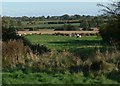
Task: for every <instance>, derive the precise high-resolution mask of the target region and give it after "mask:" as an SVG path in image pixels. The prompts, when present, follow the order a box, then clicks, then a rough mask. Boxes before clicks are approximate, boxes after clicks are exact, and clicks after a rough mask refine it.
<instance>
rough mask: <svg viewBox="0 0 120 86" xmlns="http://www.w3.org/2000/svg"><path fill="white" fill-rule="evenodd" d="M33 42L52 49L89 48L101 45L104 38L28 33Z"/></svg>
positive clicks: (28, 37)
mask: <svg viewBox="0 0 120 86" xmlns="http://www.w3.org/2000/svg"><path fill="white" fill-rule="evenodd" d="M25 38H27V39H28V40H29V41H30V42H31V43H33V44H40V45H45V46H47V47H48V48H50V49H56V50H64V49H65V50H66V49H71V48H87V47H95V46H101V44H102V39H101V37H98V36H83V37H81V38H77V37H69V36H54V35H26V36H25Z"/></svg>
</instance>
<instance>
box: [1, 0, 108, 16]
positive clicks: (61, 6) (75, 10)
mask: <svg viewBox="0 0 120 86" xmlns="http://www.w3.org/2000/svg"><path fill="white" fill-rule="evenodd" d="M17 1H20V0H17ZM21 1H22V0H21ZM24 1H25V0H24ZM31 1H32V0H31ZM71 1H72V0H71ZM82 1H83V0H81V1H80V2H52V1H51V2H40V1H39V2H37V1H36V2H35V0H34V2H27V1H26V2H14V0H9V2H7V0H4V2H2V16H61V15H63V14H69V15H74V14H79V15H100V14H101V13H100V12H98V11H100V10H101V9H102V8H100V7H98V6H96V5H97V3H103V2H92V1H91V2H82ZM84 1H85V0H84ZM89 1H90V0H89ZM98 1H99V0H98ZM106 1H107V0H106Z"/></svg>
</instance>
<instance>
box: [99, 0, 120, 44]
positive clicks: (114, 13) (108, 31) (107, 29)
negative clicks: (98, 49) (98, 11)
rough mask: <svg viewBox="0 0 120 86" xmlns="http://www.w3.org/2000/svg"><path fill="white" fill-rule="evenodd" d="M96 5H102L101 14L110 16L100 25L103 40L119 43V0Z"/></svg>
mask: <svg viewBox="0 0 120 86" xmlns="http://www.w3.org/2000/svg"><path fill="white" fill-rule="evenodd" d="M98 6H102V7H104V9H102V11H103V14H104V15H107V16H110V17H111V20H110V21H109V22H107V23H105V24H103V25H101V27H100V34H101V36H102V38H103V40H105V41H107V42H111V41H112V42H116V43H120V1H116V2H112V3H111V4H108V5H107V6H106V5H103V4H98Z"/></svg>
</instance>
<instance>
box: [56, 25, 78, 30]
mask: <svg viewBox="0 0 120 86" xmlns="http://www.w3.org/2000/svg"><path fill="white" fill-rule="evenodd" d="M78 30H79V27H77V26H73V25H70V24H69V25H66V24H65V25H63V26H61V27H56V28H55V31H78Z"/></svg>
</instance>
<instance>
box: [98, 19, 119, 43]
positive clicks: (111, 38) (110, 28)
mask: <svg viewBox="0 0 120 86" xmlns="http://www.w3.org/2000/svg"><path fill="white" fill-rule="evenodd" d="M100 34H101V36H102V38H103V40H104V41H107V42H109V43H110V42H114V43H120V23H119V22H117V21H114V22H110V23H108V24H103V25H101V27H100Z"/></svg>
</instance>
